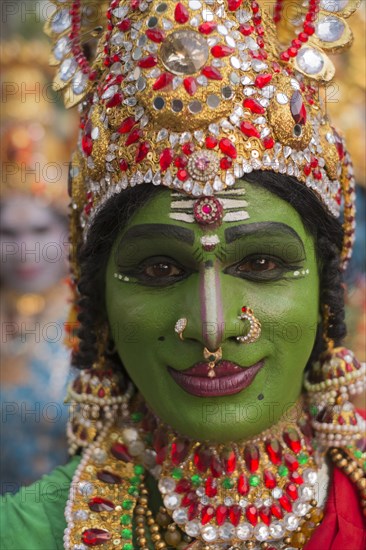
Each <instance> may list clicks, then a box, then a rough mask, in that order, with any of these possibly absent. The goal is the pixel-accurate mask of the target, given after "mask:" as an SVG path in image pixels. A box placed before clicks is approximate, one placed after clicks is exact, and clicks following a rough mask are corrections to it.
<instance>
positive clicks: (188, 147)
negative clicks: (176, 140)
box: [182, 141, 194, 155]
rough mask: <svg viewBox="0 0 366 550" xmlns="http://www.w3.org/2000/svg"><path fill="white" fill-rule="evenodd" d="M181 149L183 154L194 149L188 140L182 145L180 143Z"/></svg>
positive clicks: (189, 152)
mask: <svg viewBox="0 0 366 550" xmlns="http://www.w3.org/2000/svg"><path fill="white" fill-rule="evenodd" d="M182 151H183V153H184V154H185V155H191V154H192V153H193V151H194V145H193V143H192V142H191V141H188V142H187V143H185V144H184V145H182Z"/></svg>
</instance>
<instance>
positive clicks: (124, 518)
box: [121, 514, 132, 525]
mask: <svg viewBox="0 0 366 550" xmlns="http://www.w3.org/2000/svg"><path fill="white" fill-rule="evenodd" d="M131 521H132V518H131V516H129V515H128V514H123V516H121V524H122V525H130V523H131Z"/></svg>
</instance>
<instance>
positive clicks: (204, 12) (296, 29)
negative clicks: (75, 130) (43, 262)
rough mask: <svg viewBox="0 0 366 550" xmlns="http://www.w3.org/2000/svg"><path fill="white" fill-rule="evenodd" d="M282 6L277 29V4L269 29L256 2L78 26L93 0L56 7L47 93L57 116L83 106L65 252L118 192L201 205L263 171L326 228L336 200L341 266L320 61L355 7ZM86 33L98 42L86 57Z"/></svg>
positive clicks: (343, 32) (348, 236) (336, 159)
mask: <svg viewBox="0 0 366 550" xmlns="http://www.w3.org/2000/svg"><path fill="white" fill-rule="evenodd" d="M291 2H292V4H294V5H295V7H294V8H293V9H294V10H295V11H296V13H297V15H298V16H297V17H296V18H295V19H291V18H289V17H282V15H281V14H282V7H283V3H282V2H279V3H278V6H277V7H278V9H277V11H276V10H275V15H274V17H273V19H272V16H271V15H270V13H269V12H267V11H266V5H265V4H266V3H265V2H263V3H262V2H259V3H258V2H256V1H255V0H242V1H235V0H223V1H222V2H218V1H216V0H213V2H210V3H207V4H206V2H204V1H203V2H200V3H198V2H189V1H188V0H182V1H181V2H179V3H174V2H161V0H153V1H151V2H150V3H148V4H146V2H138V1H137V0H136V1H133V2H131V3H128V2H127V3H126V2H120V1H119V0H112V1H111V2H110V3H109V2H107V1H106V2H104V3H103V2H102V6H103V7H101V6H100V5H99V4H98V13H93V16H92V17H88V18H83V17H81V14H82V13H84V11H88V13H89V11H90V13H92V12H93V9H94V10H95V9H96V8H95V6H94V5H93V4H92V2H91V1H90V0H73V1H71V2H70V3H66V4H65V2H62V1H58V2H57V4H56V11H55V12H54V13H53V14H52V16H51V18H50V20H49V21H48V23H47V24H46V32H47V33H48V34H49V35H50V36H51V37H52V38H53V40H54V48H53V52H52V61H53V64H54V65H59V69H58V73H57V76H56V80H55V86H56V88H57V90H60V89H64V90H65V92H67V93H65V101H66V104H67V105H68V106H71V105H74V104H77V103H80V105H81V109H80V112H81V124H80V128H81V130H80V139H79V142H78V143H79V146H78V150H77V151H76V153H75V155H74V158H73V162H72V168H71V172H70V183H71V190H72V198H71V206H72V222H71V223H72V229H71V235H72V240H73V245H76V246H77V245H79V244H80V243H81V242H82V239H83V238H86V235H87V231H88V228H89V227H90V225H91V224H92V223H93V217H94V215H95V214H96V213H97V212H98V211H99V210H100V209H101V207H102V205H103V204H104V203H105V202H106V201H107V200H108V199H109V198H110V197H111V196H113V195H114V194H119V193H121V192H123V191H124V190H125V189H127V188H128V187H133V186H136V185H138V184H140V183H144V182H146V183H149V182H150V183H152V184H154V185H164V186H165V187H167V188H170V189H173V190H177V191H179V192H182V193H186V194H188V195H190V196H192V197H193V199H199V198H202V197H212V196H213V195H215V194H216V193H220V192H222V191H225V190H226V189H227V190H228V191H230V188H232V187H233V186H235V180H236V179H238V178H242V177H243V176H244V175H245V174H246V173H249V172H251V171H253V170H271V171H274V172H276V173H283V174H287V175H289V176H294V177H295V178H296V179H297V180H298V181H299V182H301V183H303V184H304V185H305V186H306V187H307V188H308V189H310V190H311V191H312V192H314V193H315V194H316V196H317V197H318V199H319V200H320V201H321V202H322V203H323V204H324V206H325V207H326V208H327V209H328V210H329V212H330V213H331V214H332V215H334V216H335V217H339V215H340V210H341V201H342V198H343V203H344V229H345V240H344V244H343V250H342V264H343V265H345V264H346V263H347V260H348V259H349V257H350V255H351V249H352V244H353V240H354V226H355V221H354V185H355V184H354V178H353V175H352V165H351V160H350V157H349V155H348V153H347V151H346V149H345V144H344V141H343V139H342V138H341V137H340V135H339V134H338V133H337V132H336V131H335V130H334V129H333V128H332V126H331V125H330V123H329V121H328V116H327V113H326V111H325V109H324V106H322V104H321V101H320V97H321V94H320V93H319V86H321V85H324V84H325V83H326V82H327V81H329V80H330V79H332V78H333V75H334V67H333V65H332V63H331V61H330V59H329V58H328V56H327V53H326V52H329V51H330V52H335V51H337V50H342V49H344V48H345V47H346V46H347V45H349V44H350V43H351V41H352V33H351V32H350V29H349V26H348V24H347V22H346V18H348V17H349V16H350V15H351V14H352V13H353V12H354V11H355V10H356V9H357V7H358V5H359V4H360V0H355V1H353V2H351V3H350V2H348V4H347V6H346V7H344V8H342V7H341V8H340V9H339V11H337V12H336V13H334V11H333V10H331V8H329V9H327V3H324V2H322V3H320V2H319V1H318V0H315V1H313V2H308V3H304V2H303V0H291ZM330 4H331V3H330ZM281 6H282V7H281ZM104 8H105V10H106V12H107V15H106V16H102V15H101V14H104V13H105V12H104ZM285 11H286V10H285V9H284V10H283V13H285ZM98 16H99V17H98ZM329 17H331V18H332V20H335V21H336V24H334V25H333V26H332V28H331V30H330V31H329V23H328V19H329ZM315 19H317V24H316V25H315V24H314V23H313V21H315ZM96 24H99V26H100V27H101V28H102V32H101V33H100V35H99V37H98V36H95V32H94V31H95V28H96ZM333 29H334V30H333ZM91 33H92V34H93V33H94V36H95V38H96V39H97V41H98V44H97V45H96V47H95V48H94V49H93V53H91V54H90V55H89V57H88V58H87V57H86V56H85V54H84V51H85V49H84V43H85V42H88V41H89V40H90V37H91ZM286 43H287V44H288V47H287V49H286V50H285V51H283V44H286ZM90 50H91V48H88V51H90ZM73 271H74V273H77V272H78V270H77V266H75V268H74V269H73Z"/></svg>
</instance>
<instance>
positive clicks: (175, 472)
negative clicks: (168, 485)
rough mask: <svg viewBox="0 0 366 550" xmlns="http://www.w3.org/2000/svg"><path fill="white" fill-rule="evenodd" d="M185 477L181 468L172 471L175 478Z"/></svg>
mask: <svg viewBox="0 0 366 550" xmlns="http://www.w3.org/2000/svg"><path fill="white" fill-rule="evenodd" d="M182 477H183V472H182V470H181V469H180V468H174V470H173V472H172V478H173V479H182Z"/></svg>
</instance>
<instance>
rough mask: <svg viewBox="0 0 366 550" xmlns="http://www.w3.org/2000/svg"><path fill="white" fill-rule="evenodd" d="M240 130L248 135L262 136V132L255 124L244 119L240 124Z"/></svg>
mask: <svg viewBox="0 0 366 550" xmlns="http://www.w3.org/2000/svg"><path fill="white" fill-rule="evenodd" d="M240 130H241V131H242V132H243V134H244V135H245V136H248V137H256V138H259V137H260V133H259V132H258V130H257V128H256V127H255V126H253V124H252V123H251V122H247V121H243V122H242V123H241V124H240Z"/></svg>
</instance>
